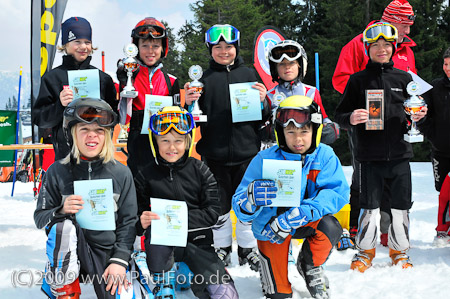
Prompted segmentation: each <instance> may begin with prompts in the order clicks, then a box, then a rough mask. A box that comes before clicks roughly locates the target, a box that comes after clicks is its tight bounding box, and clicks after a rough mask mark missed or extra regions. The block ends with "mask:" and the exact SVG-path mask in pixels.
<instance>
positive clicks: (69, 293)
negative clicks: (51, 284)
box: [52, 278, 81, 299]
mask: <svg viewBox="0 0 450 299" xmlns="http://www.w3.org/2000/svg"><path fill="white" fill-rule="evenodd" d="M52 293H53V295H55V296H56V299H79V298H80V294H81V289H80V281H79V279H78V278H77V279H76V280H75V281H74V282H72V283H71V284H67V285H65V286H63V287H61V288H59V289H53V288H52Z"/></svg>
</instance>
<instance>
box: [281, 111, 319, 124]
mask: <svg viewBox="0 0 450 299" xmlns="http://www.w3.org/2000/svg"><path fill="white" fill-rule="evenodd" d="M276 121H277V122H278V123H279V124H281V125H282V126H283V128H286V127H287V126H288V125H289V123H290V122H292V123H293V124H294V125H295V126H296V127H297V128H302V127H304V126H305V125H306V124H308V123H310V122H313V123H319V124H321V123H322V117H321V114H320V113H312V114H311V112H310V109H309V108H306V107H301V108H299V107H283V108H281V109H280V108H279V109H278V110H277V114H276Z"/></svg>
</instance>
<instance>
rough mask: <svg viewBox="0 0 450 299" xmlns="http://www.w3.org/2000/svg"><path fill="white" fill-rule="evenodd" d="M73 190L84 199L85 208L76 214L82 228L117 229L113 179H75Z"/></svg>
mask: <svg viewBox="0 0 450 299" xmlns="http://www.w3.org/2000/svg"><path fill="white" fill-rule="evenodd" d="M73 190H74V193H75V194H76V195H81V197H82V198H83V201H84V204H83V208H82V209H81V210H79V211H78V213H77V214H76V219H77V222H78V224H79V225H80V226H81V227H82V228H85V229H90V230H115V229H116V221H115V215H114V197H113V184H112V179H104V180H83V181H75V182H73Z"/></svg>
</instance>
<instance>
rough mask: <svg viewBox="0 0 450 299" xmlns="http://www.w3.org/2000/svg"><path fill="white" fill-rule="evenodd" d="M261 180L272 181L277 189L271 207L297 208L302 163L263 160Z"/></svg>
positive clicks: (300, 186) (299, 200)
mask: <svg viewBox="0 0 450 299" xmlns="http://www.w3.org/2000/svg"><path fill="white" fill-rule="evenodd" d="M263 178H264V179H269V180H274V181H275V183H276V186H277V188H278V191H277V197H276V198H275V199H272V204H271V205H270V206H272V207H299V206H300V202H301V199H300V196H301V188H302V162H301V161H292V160H273V159H264V160H263Z"/></svg>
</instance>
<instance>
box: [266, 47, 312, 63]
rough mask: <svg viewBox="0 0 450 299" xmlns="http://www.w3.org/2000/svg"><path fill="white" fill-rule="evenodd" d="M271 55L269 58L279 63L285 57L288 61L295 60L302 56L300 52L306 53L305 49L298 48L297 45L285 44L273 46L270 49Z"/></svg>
mask: <svg viewBox="0 0 450 299" xmlns="http://www.w3.org/2000/svg"><path fill="white" fill-rule="evenodd" d="M271 54H272V55H271V56H270V60H272V61H273V62H275V63H280V62H281V61H283V59H287V60H289V61H294V60H297V59H298V58H300V57H301V56H302V54H306V53H305V50H303V49H300V48H299V47H296V46H294V45H287V46H284V47H282V46H275V47H274V48H273V49H272V50H271Z"/></svg>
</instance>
